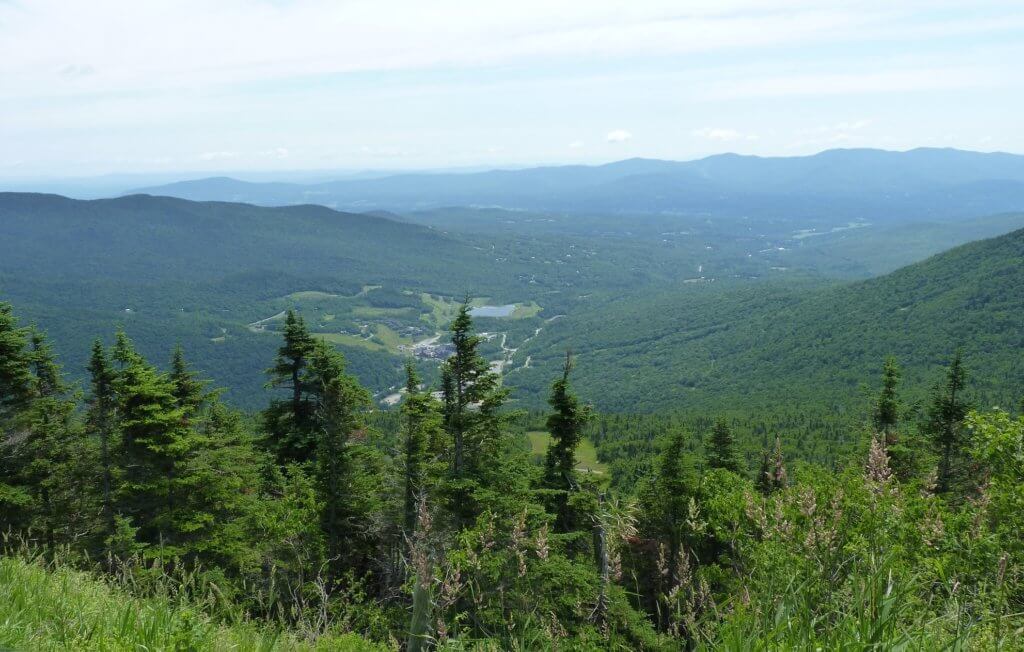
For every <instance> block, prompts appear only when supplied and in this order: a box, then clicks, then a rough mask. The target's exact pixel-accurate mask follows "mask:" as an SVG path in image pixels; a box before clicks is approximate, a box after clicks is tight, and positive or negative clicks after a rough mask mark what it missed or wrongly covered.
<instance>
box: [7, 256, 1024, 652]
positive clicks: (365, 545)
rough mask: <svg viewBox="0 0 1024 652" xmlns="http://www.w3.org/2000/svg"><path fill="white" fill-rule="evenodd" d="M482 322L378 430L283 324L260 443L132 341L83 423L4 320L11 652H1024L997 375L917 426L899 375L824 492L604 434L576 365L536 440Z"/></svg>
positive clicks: (803, 466)
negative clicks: (480, 330) (987, 389)
mask: <svg viewBox="0 0 1024 652" xmlns="http://www.w3.org/2000/svg"><path fill="white" fill-rule="evenodd" d="M1009 241H1010V242H1013V241H1014V240H1013V239H1012V238H1011V239H1009ZM984 244H986V243H982V245H984ZM989 246H992V245H991V244H989ZM971 251H972V248H967V254H962V252H954V257H955V258H959V257H960V256H962V257H963V260H967V261H969V260H974V258H973V257H972V256H971V255H970V253H971ZM1010 251H1014V249H1012V246H1011V248H1010ZM993 265H994V269H1001V268H1000V266H999V264H998V263H993ZM853 291H856V290H853ZM996 296H1000V295H999V294H998V293H997V295H996ZM470 310H471V308H470V305H469V304H468V303H465V304H462V305H461V306H460V307H459V308H458V310H457V311H456V314H455V316H454V319H453V321H452V324H451V327H450V330H449V334H450V340H451V344H452V348H451V354H450V355H449V356H448V357H447V359H445V361H444V362H443V364H442V366H441V374H440V376H441V380H440V383H439V385H436V386H434V385H424V384H423V383H421V381H420V377H419V376H418V373H417V369H416V367H415V365H413V364H409V365H408V366H407V368H406V390H407V392H406V394H405V396H404V400H403V402H402V407H401V409H400V411H399V412H397V413H395V412H388V413H384V414H382V413H380V412H378V411H377V410H376V409H375V408H374V407H373V404H372V402H371V401H370V396H369V393H368V392H367V391H366V390H365V389H364V388H363V387H362V386H360V384H359V383H358V381H357V380H356V379H355V378H354V377H353V376H351V375H350V374H349V373H348V372H347V371H346V366H345V362H346V361H345V359H344V357H343V356H342V355H341V354H339V353H338V352H337V351H336V350H335V349H334V347H333V346H332V345H331V344H330V343H328V342H327V341H326V340H323V339H317V338H316V337H314V336H313V334H312V333H311V332H310V330H309V329H308V328H307V326H306V324H305V322H304V320H303V319H302V318H301V317H300V316H298V315H296V314H295V313H294V312H291V311H289V312H288V313H287V314H286V316H285V318H284V323H283V326H282V329H281V332H280V337H279V339H278V345H279V346H278V349H277V354H276V355H275V356H273V357H272V358H271V359H269V360H267V361H266V363H265V364H266V365H268V366H269V369H268V370H267V371H266V373H265V378H266V380H267V382H268V384H269V385H270V386H272V387H276V388H278V390H279V391H278V392H277V393H275V394H273V397H274V400H273V401H272V402H271V403H270V405H269V407H267V408H266V409H264V410H262V411H260V412H259V413H258V415H255V416H257V417H258V418H256V419H246V418H244V417H243V416H242V415H240V414H238V413H236V412H234V411H232V410H231V409H230V408H228V407H227V406H225V405H224V404H223V403H222V402H221V400H220V399H219V397H218V395H217V392H216V391H210V389H209V387H208V384H207V383H206V382H205V381H204V379H203V378H202V377H201V376H199V375H197V374H196V373H195V372H194V371H193V370H192V367H191V364H190V362H189V358H188V355H189V354H188V353H186V352H185V351H183V350H181V349H178V350H177V351H176V353H175V355H174V360H173V364H172V365H171V369H170V371H169V372H166V373H165V372H160V371H159V370H158V369H157V368H155V367H154V366H153V365H152V363H151V362H150V361H148V360H147V359H146V358H145V357H144V356H143V355H141V354H140V353H139V352H138V350H137V349H136V348H135V346H134V344H133V343H132V341H131V340H130V339H129V338H128V337H127V336H126V335H125V334H124V332H123V331H119V332H118V333H117V335H116V338H115V344H114V345H113V346H112V347H105V346H104V345H103V344H102V342H101V341H99V340H97V341H96V342H95V343H94V344H93V346H92V347H91V355H90V360H89V374H90V375H89V384H88V387H87V390H86V392H85V394H84V396H83V395H82V394H80V393H78V392H75V391H73V390H72V388H71V387H69V385H68V384H67V383H66V382H65V378H64V375H63V373H62V370H61V367H60V364H59V361H58V360H57V358H56V357H55V356H54V353H53V348H52V346H51V345H50V343H49V341H48V338H47V337H46V335H45V334H44V333H42V332H40V331H38V330H34V329H30V328H25V327H22V326H21V325H20V324H19V322H18V320H17V317H16V315H15V314H14V312H13V311H12V309H11V307H10V306H9V305H7V304H0V435H2V438H0V528H2V529H3V531H4V532H5V536H4V539H3V542H2V546H3V547H2V549H0V552H2V553H3V555H4V558H2V559H0V597H3V598H5V599H4V600H0V641H3V642H5V643H9V644H12V645H15V646H24V647H30V648H31V647H44V648H45V647H59V646H71V647H75V648H78V649H111V648H115V649H117V648H122V647H123V648H125V649H127V648H133V649H134V648H136V647H139V646H146V647H152V648H155V649H161V648H185V649H219V648H221V647H224V646H232V645H239V646H242V647H246V646H248V647H258V648H259V649H310V648H313V649H354V650H356V649H379V648H385V649H405V650H410V651H419V650H425V649H436V650H448V651H452V652H454V651H455V650H464V649H481V650H485V649H554V648H557V649H567V650H595V651H596V650H609V649H610V650H666V651H667V650H678V649H681V648H685V649H737V650H739V649H749V646H750V643H751V641H757V642H758V645H763V646H764V647H765V649H805V648H810V649H896V648H911V649H917V648H919V649H942V648H953V649H1017V646H1019V642H1020V640H1021V634H1022V632H1024V621H1022V620H1021V615H1020V614H1021V612H1022V606H1024V589H1022V581H1021V578H1022V574H1024V567H1022V565H1021V555H1022V554H1024V550H1022V542H1021V538H1020V531H1021V527H1024V522H1022V520H1021V519H1022V512H1021V510H1020V509H1019V505H1020V502H1021V500H1022V499H1024V497H1022V495H1021V491H1022V487H1024V462H1022V460H1021V459H1020V455H1019V451H1020V450H1021V449H1022V447H1024V419H1022V418H1021V417H1016V416H1013V415H1011V413H1009V412H1007V411H1004V410H999V409H994V410H986V411H980V412H979V411H977V410H976V409H975V407H976V405H975V404H974V403H973V401H972V396H973V394H972V392H971V390H970V384H969V378H970V377H972V376H975V375H976V376H978V377H981V378H984V377H985V373H986V372H987V370H985V369H968V368H967V367H966V366H965V365H964V363H963V360H962V359H961V357H960V355H958V354H954V355H953V357H952V360H951V362H950V364H949V365H948V366H947V367H946V368H945V369H943V370H942V371H941V374H939V382H937V384H936V385H935V387H934V389H933V391H932V392H931V393H930V394H929V395H928V396H927V397H926V399H925V401H924V403H923V406H922V407H923V409H922V410H920V411H918V412H917V413H916V415H915V413H914V411H913V410H910V411H908V409H907V408H908V407H909V406H908V405H907V403H906V397H905V396H904V386H903V383H902V379H901V371H900V368H899V366H898V365H897V363H896V362H895V360H892V359H889V360H887V361H885V364H884V372H883V373H882V374H881V382H880V383H879V385H880V387H879V388H878V389H877V391H875V392H873V396H872V399H871V400H870V402H869V403H868V404H867V405H865V406H864V413H863V417H864V423H865V424H867V427H865V428H864V429H859V428H854V429H850V430H848V431H847V433H846V438H847V439H849V440H850V441H851V442H852V443H853V445H852V446H850V447H849V448H848V449H847V451H846V453H845V455H844V456H843V458H842V459H839V458H836V459H834V461H833V463H832V464H830V465H829V466H827V467H826V466H821V465H816V464H812V463H808V462H800V461H794V460H793V459H792V458H791V457H789V456H788V454H787V451H788V450H791V448H789V447H787V446H786V445H784V444H783V441H782V437H780V436H779V433H778V432H770V431H764V432H763V433H762V435H763V445H762V446H761V448H760V450H758V451H757V454H756V455H754V456H751V455H750V454H749V453H750V452H751V450H750V449H751V447H752V444H753V441H752V440H751V438H750V437H749V434H750V431H749V430H748V431H746V433H745V435H744V436H743V437H742V438H739V437H737V436H736V434H735V433H734V430H733V424H735V423H736V420H735V418H732V419H725V418H720V417H718V418H716V416H715V414H714V413H712V412H707V413H706V414H705V421H706V422H707V423H710V424H711V426H710V428H709V429H708V430H707V432H706V433H704V434H702V435H698V434H696V431H695V430H694V429H692V428H690V427H688V426H687V424H686V422H685V421H680V420H671V419H665V420H658V419H646V420H643V419H641V420H637V419H628V418H627V419H624V420H623V419H619V418H612V419H608V418H605V417H597V416H596V415H595V414H594V412H593V410H592V409H591V408H590V407H589V406H588V405H586V404H585V403H584V402H583V401H581V400H580V399H579V398H578V397H577V395H576V393H575V391H574V389H573V384H572V382H573V378H574V368H573V363H574V360H573V358H572V357H571V356H570V355H566V356H564V358H563V364H562V367H561V369H560V370H559V371H558V372H556V373H555V374H554V376H553V378H552V382H551V384H550V391H549V393H548V404H549V406H550V408H549V410H547V411H546V412H545V413H544V414H535V415H533V416H532V417H529V419H527V420H526V421H524V418H526V417H524V416H523V415H517V414H516V413H515V412H513V411H510V410H509V409H508V390H507V389H506V388H503V387H502V385H501V383H500V378H499V376H498V375H497V374H495V373H494V372H493V371H491V370H490V369H491V365H490V364H489V363H488V362H487V361H486V360H485V359H484V358H483V357H482V356H481V349H482V345H483V344H484V342H485V339H484V338H482V337H481V336H479V335H478V334H477V333H476V332H475V327H474V323H473V319H472V317H471V315H470ZM973 335H974V336H977V334H976V333H975V334H973ZM620 386H623V387H624V386H626V384H622V385H620ZM435 387H438V388H439V390H438V391H436V392H435V391H434V390H435ZM747 409H748V414H749V415H750V417H751V418H752V419H758V413H757V410H756V408H754V407H748V408H747ZM595 419H596V421H595ZM762 422H763V423H766V424H772V425H771V427H772V428H775V427H778V426H780V425H783V424H784V423H785V418H782V419H780V418H779V416H778V415H777V414H776V415H766V416H765V417H764V418H762ZM525 428H530V429H531V430H529V431H526V430H525ZM588 436H589V437H590V438H591V441H589V442H586V441H585V439H584V438H585V437H588ZM741 439H742V441H741ZM595 441H596V443H597V445H598V455H599V457H604V458H605V460H604V462H603V463H602V460H595V459H594V458H593V456H592V453H587V451H588V450H589V445H590V444H592V443H594V442H595ZM538 443H539V444H540V450H539V451H538V454H534V455H532V454H531V450H536V449H537V448H538V446H537V444H538ZM584 444H586V445H584ZM752 457H753V459H751V458H752ZM90 574H91V575H93V576H94V577H89V575H90ZM111 587H113V588H111Z"/></svg>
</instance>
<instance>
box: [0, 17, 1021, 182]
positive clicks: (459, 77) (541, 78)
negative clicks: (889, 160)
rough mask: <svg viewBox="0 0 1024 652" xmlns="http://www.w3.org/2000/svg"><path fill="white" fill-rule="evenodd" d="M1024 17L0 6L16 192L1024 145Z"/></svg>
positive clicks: (5, 125) (5, 116) (6, 150)
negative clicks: (244, 174)
mask: <svg viewBox="0 0 1024 652" xmlns="http://www.w3.org/2000/svg"><path fill="white" fill-rule="evenodd" d="M1021 62H1024V2H1020V0H1016V1H1009V2H1008V1H989V0H974V1H972V2H944V1H943V0H932V1H928V2H925V1H918V0H906V1H904V2H900V1H892V0H890V1H888V2H882V1H876V0H863V1H850V2H824V1H821V0H818V1H816V2H811V1H805V0H779V1H772V0H717V1H712V0H696V1H690V0H673V1H671V2H669V1H661V0H649V1H645V0H632V1H631V2H629V3H623V2H619V1H616V2H607V1H605V0H586V1H583V0H559V1H557V2H552V1H551V0H546V1H540V0H520V1H517V2H491V1H489V0H477V1H476V2H472V3H470V2H464V1H461V0H460V1H454V0H434V1H432V2H423V1H422V0H416V1H405V0H402V1H393V0H375V1H372V2H363V1H355V2H353V1H349V0H296V1H294V2H289V1H284V0H278V1H274V2H270V1H267V0H218V1H217V2H213V3H211V2H208V1H207V0H203V1H199V0H174V1H161V0H152V1H139V2H129V1H123V2H113V1H109V0H93V1H90V2H68V1H67V0H13V1H12V0H0V143H3V146H2V147H0V177H7V178H14V177H39V176H78V175H83V176H87V175H99V174H106V173H112V172H163V171H179V170H182V171H184V170H204V171H217V170H253V171H258V170H301V169H334V170H340V169H367V168H376V169H406V168H410V169H423V168H438V167H460V166H502V165H533V164H552V163H600V162H605V161H610V160H616V159H622V158H627V157H632V156H647V157H658V158H672V159H691V158H696V157H700V156H705V155H708V154H712V153H718V152H723V151H735V152H741V153H749V154H760V155H795V154H808V153H813V152H816V151H820V150H822V149H829V148H833V147H882V148H887V149H909V148H913V147H919V146H950V147H959V148H964V149H975V150H983V151H990V150H1002V151H1010V152H1018V153H1024V126H1022V120H1021V116H1022V114H1024V65H1022V64H1021Z"/></svg>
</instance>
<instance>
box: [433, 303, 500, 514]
mask: <svg viewBox="0 0 1024 652" xmlns="http://www.w3.org/2000/svg"><path fill="white" fill-rule="evenodd" d="M451 333H452V344H453V346H454V348H455V351H454V352H453V353H452V355H451V357H449V358H448V359H447V360H446V361H445V362H444V365H443V366H442V380H443V384H442V391H443V392H444V406H445V412H444V414H445V429H446V430H447V431H448V434H449V435H450V437H451V440H452V446H453V451H452V456H451V475H452V481H451V482H450V483H449V485H450V489H451V500H452V508H453V513H454V514H455V520H456V523H457V524H459V523H463V522H465V520H466V519H468V518H469V517H471V516H473V515H474V511H475V508H474V507H473V505H472V501H471V496H472V494H473V491H474V487H476V486H479V485H480V484H481V480H482V478H481V476H482V472H483V471H484V469H482V464H484V462H485V459H486V456H487V455H488V454H491V455H492V456H493V455H494V454H496V453H497V446H498V443H499V439H500V436H501V427H502V425H503V423H504V419H503V418H502V416H501V415H500V409H501V407H502V405H503V404H504V403H505V398H506V397H507V396H508V390H505V389H502V388H501V387H500V379H499V378H498V375H497V374H495V373H493V372H491V371H490V364H489V363H488V362H487V360H485V359H484V358H483V356H481V355H480V352H479V348H480V343H481V341H482V340H481V338H480V337H479V336H478V335H475V334H474V333H473V319H472V318H471V317H470V315H469V302H468V301H467V302H464V303H463V304H462V306H460V307H459V312H458V315H456V317H455V320H454V321H453V322H452V325H451ZM491 462H492V463H493V459H492V460H491Z"/></svg>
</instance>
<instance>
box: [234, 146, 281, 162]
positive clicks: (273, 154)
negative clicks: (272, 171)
mask: <svg viewBox="0 0 1024 652" xmlns="http://www.w3.org/2000/svg"><path fill="white" fill-rule="evenodd" d="M222 153H227V152H222ZM289 155H290V152H289V151H288V148H287V147H274V148H272V149H267V150H263V151H262V152H260V156H264V157H267V158H277V159H284V158H288V156H289Z"/></svg>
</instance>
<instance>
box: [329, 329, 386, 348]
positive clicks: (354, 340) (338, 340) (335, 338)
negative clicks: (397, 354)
mask: <svg viewBox="0 0 1024 652" xmlns="http://www.w3.org/2000/svg"><path fill="white" fill-rule="evenodd" d="M311 334H312V335H313V337H319V338H320V339H322V340H327V341H328V342H330V343H332V344H341V345H343V346H358V347H362V348H364V349H368V350H370V351H386V350H387V347H386V346H384V345H383V344H381V343H380V342H378V341H376V340H369V339H366V338H363V337H359V336H358V335H350V334H349V333H311Z"/></svg>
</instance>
